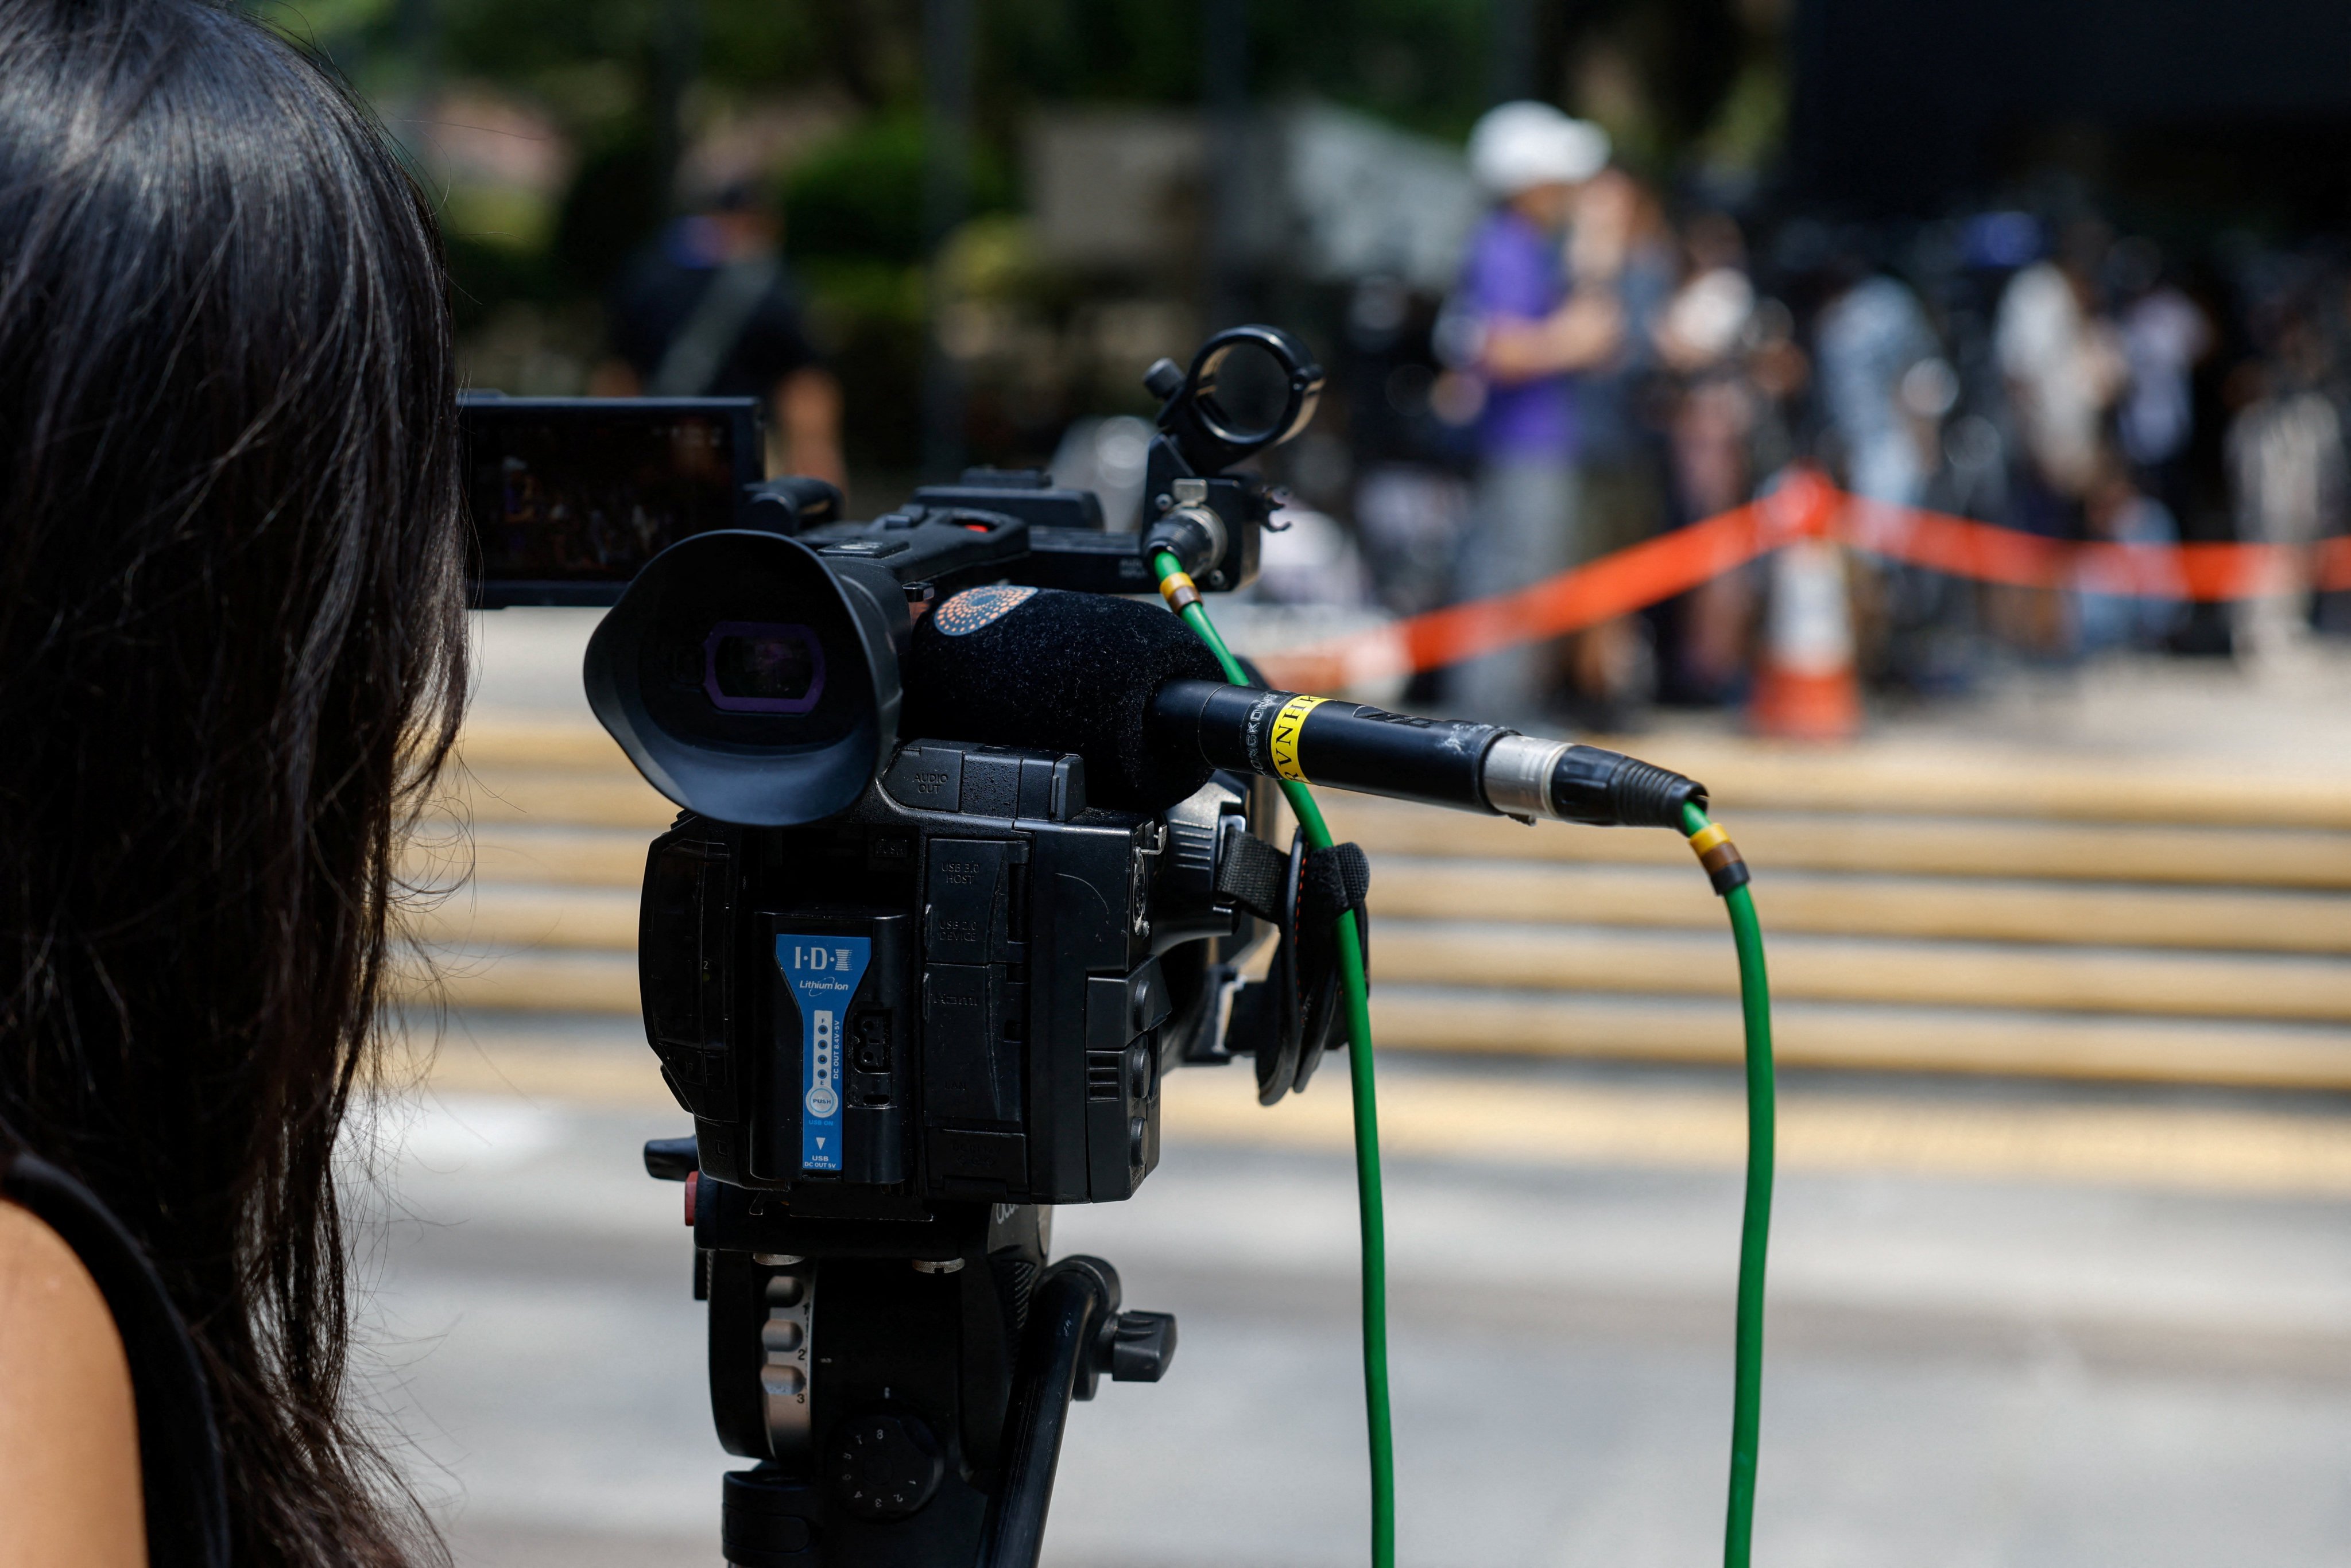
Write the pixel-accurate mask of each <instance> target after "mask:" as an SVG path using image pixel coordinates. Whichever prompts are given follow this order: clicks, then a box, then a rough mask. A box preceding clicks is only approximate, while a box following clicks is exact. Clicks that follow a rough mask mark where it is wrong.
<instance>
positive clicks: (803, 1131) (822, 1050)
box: [776, 934, 873, 1170]
mask: <svg viewBox="0 0 2351 1568" xmlns="http://www.w3.org/2000/svg"><path fill="white" fill-rule="evenodd" d="M872 951H873V944H872V940H870V939H868V938H865V937H829V936H793V935H789V934H783V935H778V937H777V938H776V967H777V968H778V969H779V970H782V971H784V982H785V983H786V984H788V985H789V986H790V987H791V988H792V1000H793V1001H794V1002H797V1003H799V1010H800V1168H801V1169H802V1170H839V1169H840V1168H841V1077H842V1074H841V1051H842V1048H843V1046H844V1044H845V1043H846V1042H845V1040H844V1038H843V1035H844V1033H845V1032H844V1030H843V1028H842V1023H843V1021H844V1020H846V1019H847V1018H848V1016H849V1001H850V998H852V997H853V996H855V995H856V994H857V982H858V981H861V980H862V979H863V978H865V963H866V960H867V959H868V958H870V957H871V956H872Z"/></svg>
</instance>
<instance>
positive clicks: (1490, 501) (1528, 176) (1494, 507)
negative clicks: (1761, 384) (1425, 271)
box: [1446, 102, 1631, 730]
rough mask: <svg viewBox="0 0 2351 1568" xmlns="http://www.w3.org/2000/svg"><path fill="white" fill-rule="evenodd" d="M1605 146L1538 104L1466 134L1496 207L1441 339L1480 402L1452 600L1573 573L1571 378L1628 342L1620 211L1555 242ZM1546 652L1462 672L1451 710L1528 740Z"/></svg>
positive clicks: (1509, 108) (1471, 252) (1535, 723)
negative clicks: (1472, 493) (1477, 387)
mask: <svg viewBox="0 0 2351 1568" xmlns="http://www.w3.org/2000/svg"><path fill="white" fill-rule="evenodd" d="M1608 151H1609V149H1608V136H1607V133H1606V132H1605V131H1604V130H1601V129H1600V128H1599V127H1597V126H1595V125H1591V124H1588V123H1586V122H1585V121H1583V120H1580V119H1573V118H1571V117H1570V116H1568V115H1566V114H1564V113H1562V112H1561V111H1560V110H1559V109H1554V108H1552V106H1550V105H1549V104H1542V103H1532V102H1519V103H1506V104H1503V105H1501V106H1500V107H1499V108H1497V109H1489V111H1487V113H1486V116H1485V118H1483V119H1480V120H1479V122H1478V125H1477V129H1476V130H1474V131H1473V132H1472V133H1471V135H1470V139H1469V171H1470V174H1471V176H1472V177H1473V178H1474V179H1475V180H1476V181H1477V182H1478V183H1479V186H1480V187H1481V188H1482V189H1483V190H1484V191H1485V192H1486V193H1487V194H1488V195H1489V197H1490V198H1491V199H1492V201H1493V203H1494V205H1493V208H1492V210H1491V211H1490V212H1489V213H1488V214H1487V216H1486V218H1485V220H1484V221H1483V222H1482V223H1480V224H1479V227H1478V229H1477V231H1476V233H1475V234H1472V235H1471V237H1470V240H1469V246H1468V255H1467V256H1466V257H1465V259H1464V262H1463V265H1462V271H1461V282H1460V286H1459V288H1458V291H1457V293H1456V295H1455V297H1454V299H1453V300H1452V301H1451V303H1450V304H1449V306H1448V307H1447V310H1448V316H1449V317H1450V318H1451V322H1450V324H1449V326H1448V327H1447V330H1446V336H1447V337H1448V338H1449V339H1454V340H1456V341H1457V344H1458V356H1459V358H1460V359H1461V360H1462V361H1464V362H1465V363H1466V368H1468V369H1471V370H1472V371H1473V372H1474V373H1475V375H1476V376H1477V377H1478V379H1479V382H1480V383H1481V385H1482V387H1483V389H1484V392H1485V402H1484V407H1483V408H1482V410H1480V412H1479V420H1478V435H1479V475H1478V484H1477V497H1476V500H1475V503H1474V505H1473V521H1472V523H1471V525H1470V529H1469V533H1468V538H1467V540H1466V541H1465V548H1464V553H1463V559H1462V563H1461V567H1460V571H1459V573H1458V576H1457V578H1456V586H1457V588H1458V591H1459V592H1460V593H1461V594H1462V596H1463V597H1468V598H1482V597H1488V596H1490V595H1494V594H1501V593H1508V592H1510V590H1512V589H1514V588H1521V587H1526V586H1528V585H1529V584H1531V583H1533V582H1536V581H1539V580H1541V578H1543V577H1547V576H1552V575H1553V574H1555V573H1557V572H1560V571H1563V570H1565V569H1566V568H1567V567H1569V566H1573V565H1574V564H1575V563H1576V561H1577V559H1578V556H1579V551H1580V549H1581V548H1582V544H1583V539H1582V535H1583V525H1584V518H1583V495H1582V493H1581V490H1582V487H1581V485H1580V483H1579V475H1578V472H1577V467H1576V460H1577V455H1578V448H1577V434H1578V432H1577V429H1576V413H1577V410H1576V387H1575V383H1576V378H1577V376H1578V375H1579V374H1580V373H1582V372H1585V371H1589V370H1592V369H1597V368H1599V367H1601V366H1603V365H1605V364H1607V363H1608V362H1609V360H1610V359H1612V358H1614V356H1615V354H1616V353H1617V352H1618V350H1619V348H1620V347H1621V345H1622V344H1623V342H1624V337H1625V313H1624V308H1623V306H1622V305H1621V304H1620V303H1619V302H1618V299H1617V297H1616V288H1615V279H1616V277H1617V276H1618V275H1619V274H1621V272H1622V269H1623V258H1624V245H1625V243H1626V242H1627V240H1628V238H1629V235H1628V234H1625V232H1623V231H1624V229H1625V226H1626V225H1628V224H1629V221H1630V216H1631V214H1630V213H1629V212H1627V211H1625V203H1624V202H1616V203H1615V204H1614V209H1613V210H1608V211H1603V212H1601V213H1595V214H1594V216H1595V217H1596V218H1599V219H1602V220H1606V221H1607V222H1613V223H1615V224H1616V225H1617V228H1616V231H1615V232H1613V233H1612V232H1610V231H1609V229H1608V228H1607V226H1606V223H1592V224H1590V225H1589V226H1588V227H1587V229H1586V232H1585V234H1584V236H1583V244H1581V245H1580V246H1579V247H1578V252H1577V260H1578V263H1579V265H1582V266H1583V267H1584V268H1585V269H1587V270H1586V272H1585V273H1584V274H1583V275H1571V274H1570V271H1569V268H1568V265H1567V262H1568V257H1567V252H1566V248H1565V242H1566V237H1567V231H1568V228H1569V225H1570V223H1571V222H1572V221H1573V220H1574V219H1575V218H1576V217H1577V216H1578V213H1577V210H1576V208H1577V197H1578V194H1579V193H1580V192H1581V191H1582V189H1583V186H1584V184H1585V182H1588V181H1590V180H1591V179H1592V178H1593V176H1594V175H1596V174H1598V173H1599V172H1600V171H1602V170H1603V169H1604V168H1606V167H1607V162H1608ZM1548 661H1549V659H1548V653H1547V650H1545V649H1541V648H1537V647H1530V646H1527V645H1524V644H1521V645H1520V646H1518V647H1515V648H1510V649H1502V650H1501V651H1499V652H1496V653H1491V654H1488V655H1486V656H1485V657H1483V658H1480V659H1471V660H1468V661H1465V662H1464V663H1463V664H1462V665H1460V666H1459V667H1458V669H1457V670H1456V671H1455V680H1454V690H1453V699H1454V701H1456V702H1457V703H1458V704H1459V706H1460V707H1461V708H1462V709H1464V710H1465V711H1468V712H1471V713H1474V714H1475V715H1477V716H1478V717H1479V718H1481V719H1486V720H1489V721H1492V722H1498V723H1511V724H1521V725H1525V726H1528V727H1531V728H1536V729H1538V730H1539V729H1541V727H1542V726H1543V722H1544V719H1545V706H1546V703H1545V698H1546V696H1547V691H1546V685H1547V682H1546V680H1545V670H1546V668H1547V665H1548Z"/></svg>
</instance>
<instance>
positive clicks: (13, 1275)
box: [0, 1201, 147, 1568]
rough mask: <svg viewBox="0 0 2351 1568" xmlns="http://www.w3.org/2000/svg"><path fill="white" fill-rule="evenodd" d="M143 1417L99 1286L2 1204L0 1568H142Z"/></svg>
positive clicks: (46, 1234) (66, 1252)
mask: <svg viewBox="0 0 2351 1568" xmlns="http://www.w3.org/2000/svg"><path fill="white" fill-rule="evenodd" d="M144 1508H145V1505H144V1502H143V1500H142V1496H141V1491H140V1486H139V1418H138V1411H137V1407H136V1406H135V1404H134V1403H133V1400H132V1397H131V1365H130V1363H129V1362H128V1361H127V1360H125V1359H124V1357H123V1354H122V1337H121V1335H120V1334H118V1333H117V1332H116V1331H115V1326H114V1317H113V1314H110V1312H108V1311H107V1307H106V1298H105V1297H104V1296H102V1295H100V1294H99V1290H98V1282H96V1281H94V1280H92V1279H91V1278H90V1277H89V1270H88V1269H85V1268H83V1267H82V1263H81V1260H80V1259H79V1258H78V1257H76V1256H75V1255H74V1252H73V1249H72V1248H70V1247H68V1246H67V1245H66V1243H65V1241H64V1240H63V1239H62V1238H60V1237H59V1236H58V1235H57V1232H56V1231H52V1230H50V1229H49V1228H48V1226H47V1225H46V1224H43V1223H42V1222H41V1220H39V1219H38V1218H37V1217H36V1216H35V1215H34V1214H33V1213H32V1212H31V1211H30V1210H26V1209H23V1208H20V1207H18V1206H17V1205H16V1204H14V1203H9V1202H6V1201H0V1519H5V1520H6V1521H8V1528H7V1529H6V1530H5V1531H0V1568H19V1565H20V1564H21V1565H24V1568H30V1565H31V1564H34V1563H44V1564H46V1563H91V1564H96V1565H102V1568H117V1565H120V1568H135V1565H137V1564H142V1563H145V1562H146V1561H147V1543H146V1519H145V1514H144Z"/></svg>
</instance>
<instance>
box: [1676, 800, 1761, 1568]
mask: <svg viewBox="0 0 2351 1568" xmlns="http://www.w3.org/2000/svg"><path fill="white" fill-rule="evenodd" d="M1708 826H1711V824H1709V823H1708V820H1707V815H1706V813H1705V812H1703V811H1700V810H1699V809H1698V807H1697V806H1695V805H1685V806H1683V807H1682V828H1683V831H1685V832H1686V833H1688V834H1690V835H1692V836H1696V835H1698V834H1700V833H1703V832H1705V831H1706V829H1707V828H1708ZM1722 902H1723V907H1724V908H1725V909H1728V910H1729V913H1730V935H1731V940H1732V941H1733V942H1734V943H1735V944H1736V945H1737V946H1738V949H1739V1008H1740V1015H1741V1017H1742V1019H1743V1020H1744V1022H1745V1023H1746V1029H1747V1197H1746V1202H1745V1205H1744V1209H1743V1211H1742V1212H1741V1215H1740V1224H1739V1316H1738V1328H1737V1333H1736V1339H1735V1347H1734V1349H1733V1351H1732V1359H1731V1375H1730V1376H1731V1396H1730V1507H1729V1517H1728V1519H1726V1521H1724V1525H1723V1538H1722V1561H1723V1565H1724V1568H1747V1559H1748V1553H1749V1552H1750V1550H1751V1549H1752V1547H1753V1545H1754V1541H1755V1449H1756V1428H1757V1426H1758V1424H1759V1420H1760V1417H1761V1408H1762V1401H1763V1254H1764V1250H1765V1248H1766V1247H1767V1246H1768V1245H1769V1243H1770V1241H1771V1164H1772V1144H1773V1127H1774V1096H1773V1094H1772V1082H1771V985H1770V983H1769V982H1768V981H1766V980H1765V978H1764V974H1763V929H1762V927H1761V926H1760V925H1759V924H1757V923H1756V919H1755V898H1754V895H1753V894H1752V893H1751V892H1750V891H1749V889H1748V888H1746V887H1745V886H1744V885H1741V886H1740V887H1736V888H1731V889H1730V890H1729V892H1727V893H1725V894H1724V895H1723V896H1722Z"/></svg>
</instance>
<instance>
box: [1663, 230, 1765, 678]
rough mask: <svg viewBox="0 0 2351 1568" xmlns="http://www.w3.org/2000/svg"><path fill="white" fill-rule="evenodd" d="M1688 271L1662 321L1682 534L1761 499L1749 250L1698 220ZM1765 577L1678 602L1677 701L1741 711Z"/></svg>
mask: <svg viewBox="0 0 2351 1568" xmlns="http://www.w3.org/2000/svg"><path fill="white" fill-rule="evenodd" d="M1682 244H1683V248H1684V251H1685V253H1686V254H1687V269H1686V272H1685V274H1684V276H1683V279H1682V283H1681V286H1679V287H1678V288H1677V289H1676V290H1675V293H1674V296H1673V298H1672V299H1671V300H1670V301H1668V302H1667V306H1666V309H1665V311H1664V313H1663V315H1662V317H1660V319H1659V320H1658V323H1657V327H1656V350H1657V355H1658V358H1660V359H1661V360H1662V361H1663V363H1664V365H1665V366H1666V368H1667V369H1668V370H1670V371H1672V372H1673V373H1674V375H1675V376H1676V377H1677V379H1678V385H1677V389H1676V393H1675V396H1674V399H1673V409H1672V413H1671V415H1670V419H1669V424H1668V436H1669V440H1670V441H1671V444H1672V455H1673V493H1674V499H1675V503H1676V510H1677V513H1678V514H1679V517H1680V520H1681V521H1682V522H1684V523H1696V522H1699V521H1702V520H1703V519H1705V518H1708V517H1712V516H1715V515H1717V514H1720V513H1724V512H1728V511H1729V510H1731V509H1732V508H1733V507H1736V506H1739V505H1740V504H1743V503H1744V502H1746V501H1747V500H1748V499H1749V498H1750V497H1751V496H1752V495H1753V494H1754V493H1755V462H1754V459H1755V435H1756V430H1757V424H1758V421H1759V420H1760V418H1761V411H1762V410H1761V401H1762V400H1761V393H1760V390H1759V389H1758V387H1757V386H1756V384H1755V381H1754V379H1753V378H1752V377H1751V376H1750V373H1749V368H1748V363H1747V360H1748V349H1749V347H1750V340H1751V339H1752V338H1753V337H1754V331H1753V329H1754V328H1755V327H1757V325H1758V319H1757V310H1756V296H1755V285H1754V283H1753V281H1752V280H1751V279H1750V277H1749V276H1748V273H1747V246H1746V241H1745V239H1744V237H1743V236H1742V235H1741V234H1740V232H1739V223H1738V222H1737V220H1735V219H1734V218H1732V217H1731V216H1730V215H1729V213H1719V212H1700V213H1693V214H1692V215H1691V216H1690V218H1689V220H1688V222H1687V223H1685V224H1684V225H1683V229H1682ZM1757 576H1758V574H1757V573H1756V572H1755V571H1754V570H1752V569H1750V568H1740V570H1737V571H1731V572H1725V573H1723V574H1722V575H1721V576H1717V577H1715V578H1713V579H1712V580H1710V581H1708V582H1705V583H1701V584H1700V585H1699V586H1698V587H1695V588H1692V589H1691V590H1690V591H1689V592H1688V593H1687V594H1686V595H1684V596H1682V597H1681V599H1680V600H1679V601H1678V603H1677V605H1676V607H1675V609H1674V613H1673V617H1672V619H1671V621H1670V623H1669V624H1670V626H1671V633H1670V640H1669V642H1668V645H1667V648H1666V649H1665V656H1664V658H1663V659H1661V660H1660V661H1659V662H1660V664H1661V666H1662V669H1661V670H1660V672H1659V677H1660V686H1661V689H1662V692H1663V694H1664V695H1666V696H1667V698H1668V699H1669V700H1677V701H1687V702H1698V703H1705V704H1709V705H1711V704H1719V703H1725V702H1729V701H1735V700H1736V699H1737V698H1738V696H1739V687H1740V680H1741V677H1742V675H1743V673H1744V668H1745V663H1746V657H1747V647H1748V641H1749V639H1750V635H1751V633H1752V629H1753V624H1754V618H1755V603H1756V594H1757Z"/></svg>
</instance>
